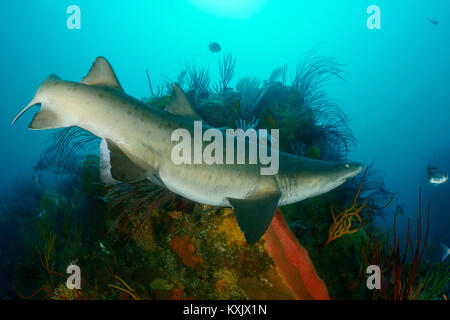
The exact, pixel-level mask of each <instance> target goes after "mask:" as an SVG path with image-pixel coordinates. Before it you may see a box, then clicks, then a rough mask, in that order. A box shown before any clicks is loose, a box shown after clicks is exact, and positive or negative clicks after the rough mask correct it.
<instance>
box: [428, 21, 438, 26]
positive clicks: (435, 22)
mask: <svg viewBox="0 0 450 320" xmlns="http://www.w3.org/2000/svg"><path fill="white" fill-rule="evenodd" d="M427 20H428V21H429V22H430V23H431V24H433V25H435V26H437V25H438V24H439V21H436V20H431V19H427Z"/></svg>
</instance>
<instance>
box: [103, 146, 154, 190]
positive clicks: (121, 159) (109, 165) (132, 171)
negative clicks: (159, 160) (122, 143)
mask: <svg viewBox="0 0 450 320" xmlns="http://www.w3.org/2000/svg"><path fill="white" fill-rule="evenodd" d="M147 176H148V174H147V170H146V169H145V168H142V167H140V166H139V165H137V164H136V163H134V162H133V161H132V160H131V159H130V158H129V157H128V156H127V155H126V154H125V152H123V151H122V150H121V149H120V147H119V145H117V144H116V143H115V142H114V141H112V140H109V139H102V142H101V143H100V177H101V179H102V181H103V182H104V183H106V184H114V183H117V182H137V181H140V180H144V179H145V178H147Z"/></svg>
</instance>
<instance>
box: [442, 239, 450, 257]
mask: <svg viewBox="0 0 450 320" xmlns="http://www.w3.org/2000/svg"><path fill="white" fill-rule="evenodd" d="M441 247H442V259H441V261H444V260H445V259H446V258H447V257H448V255H449V254H450V248H449V247H447V246H446V245H445V244H443V243H442V242H441Z"/></svg>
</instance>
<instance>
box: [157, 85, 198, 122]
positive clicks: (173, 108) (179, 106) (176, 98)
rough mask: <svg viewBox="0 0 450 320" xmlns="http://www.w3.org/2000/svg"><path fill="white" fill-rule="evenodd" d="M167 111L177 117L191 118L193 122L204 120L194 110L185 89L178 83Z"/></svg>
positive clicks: (173, 90)
mask: <svg viewBox="0 0 450 320" xmlns="http://www.w3.org/2000/svg"><path fill="white" fill-rule="evenodd" d="M166 111H167V112H169V113H172V114H175V115H177V116H181V117H185V118H189V119H192V120H201V119H202V118H201V117H200V116H199V115H198V113H197V112H196V111H195V110H194V108H193V107H192V105H191V103H190V102H189V100H188V98H187V97H186V95H185V94H184V92H183V89H181V88H180V86H179V85H178V84H176V83H174V84H173V87H172V95H171V97H170V101H169V104H168V105H167V107H166Z"/></svg>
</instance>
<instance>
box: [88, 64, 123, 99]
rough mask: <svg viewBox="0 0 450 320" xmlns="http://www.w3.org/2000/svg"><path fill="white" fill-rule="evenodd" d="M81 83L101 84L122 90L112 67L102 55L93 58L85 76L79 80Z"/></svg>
mask: <svg viewBox="0 0 450 320" xmlns="http://www.w3.org/2000/svg"><path fill="white" fill-rule="evenodd" d="M81 83H84V84H87V85H90V86H102V87H108V88H113V89H117V90H120V91H123V89H122V86H121V85H120V83H119V80H117V77H116V74H115V73H114V70H113V68H112V67H111V65H110V64H109V62H108V61H107V60H106V59H105V58H103V57H98V58H97V59H95V62H94V63H93V64H92V67H91V70H89V73H88V74H87V76H86V77H84V78H83V79H82V80H81Z"/></svg>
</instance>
